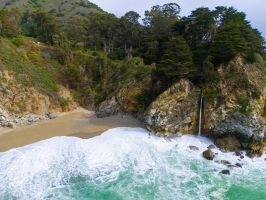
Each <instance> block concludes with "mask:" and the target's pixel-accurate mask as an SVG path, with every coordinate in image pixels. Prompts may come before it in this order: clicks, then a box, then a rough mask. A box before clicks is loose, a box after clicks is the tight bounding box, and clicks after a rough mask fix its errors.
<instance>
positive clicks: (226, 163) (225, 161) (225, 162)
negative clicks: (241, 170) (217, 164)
mask: <svg viewBox="0 0 266 200" xmlns="http://www.w3.org/2000/svg"><path fill="white" fill-rule="evenodd" d="M221 163H222V164H224V165H231V163H230V162H229V161H227V160H221Z"/></svg>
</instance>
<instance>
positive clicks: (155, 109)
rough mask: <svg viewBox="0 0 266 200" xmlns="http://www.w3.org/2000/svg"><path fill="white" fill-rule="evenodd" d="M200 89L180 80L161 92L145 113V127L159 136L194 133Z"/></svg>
mask: <svg viewBox="0 0 266 200" xmlns="http://www.w3.org/2000/svg"><path fill="white" fill-rule="evenodd" d="M199 96H200V89H199V88H196V87H195V86H193V85H192V83H190V82H189V81H188V80H180V81H179V82H177V83H176V84H174V85H173V86H172V87H170V88H169V89H168V90H166V91H165V92H164V93H162V94H161V95H160V96H159V97H158V98H157V99H156V100H155V101H154V102H153V103H152V104H151V105H150V107H149V108H148V110H147V111H146V113H145V123H146V125H147V128H148V129H149V130H150V131H152V132H153V133H155V134H157V135H160V136H172V135H175V134H177V133H196V131H197V123H198V122H197V118H198V117H197V115H198V114H197V113H198V107H199V106H198V101H199Z"/></svg>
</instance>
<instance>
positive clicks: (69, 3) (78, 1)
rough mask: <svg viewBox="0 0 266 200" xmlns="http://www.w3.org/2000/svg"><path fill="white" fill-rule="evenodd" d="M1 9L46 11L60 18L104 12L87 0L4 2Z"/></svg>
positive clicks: (0, 6)
mask: <svg viewBox="0 0 266 200" xmlns="http://www.w3.org/2000/svg"><path fill="white" fill-rule="evenodd" d="M0 8H7V9H11V8H17V9H19V10H20V11H22V12H25V11H30V12H32V11H34V10H38V9H44V10H47V11H48V12H49V13H51V14H53V15H55V16H57V17H60V18H68V17H72V16H87V15H88V14H89V13H93V12H99V11H100V12H102V9H100V8H99V7H98V6H97V5H95V4H93V3H91V2H89V1H86V0H56V1H54V0H2V1H0Z"/></svg>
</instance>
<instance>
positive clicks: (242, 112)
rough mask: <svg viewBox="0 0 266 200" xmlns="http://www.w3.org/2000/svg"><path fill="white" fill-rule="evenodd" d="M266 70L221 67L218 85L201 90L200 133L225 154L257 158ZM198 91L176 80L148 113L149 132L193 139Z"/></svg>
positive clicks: (265, 118) (264, 121) (265, 116)
mask: <svg viewBox="0 0 266 200" xmlns="http://www.w3.org/2000/svg"><path fill="white" fill-rule="evenodd" d="M264 73H266V70H265V67H258V66H256V65H255V64H253V65H250V64H244V63H243V62H242V59H241V58H237V59H236V60H235V61H234V62H232V63H230V64H229V65H228V66H220V68H219V69H218V76H219V78H217V81H216V82H213V83H208V84H206V85H204V86H203V87H202V88H201V89H202V90H203V93H204V96H205V103H204V117H203V132H204V134H205V135H207V136H209V137H212V138H214V139H215V141H216V145H217V146H218V147H220V148H222V149H223V150H226V151H236V152H238V151H239V150H240V149H247V150H248V152H249V154H251V155H261V153H262V152H263V148H264V145H263V141H264V140H265V130H266V129H265V125H266V77H265V76H264V75H263V74H264ZM199 99H200V89H199V88H197V87H195V86H194V85H193V84H192V83H190V82H189V81H188V80H184V79H182V80H180V81H178V82H177V83H176V84H174V85H173V86H172V87H170V88H169V89H168V90H166V91H165V92H164V93H162V94H161V95H160V96H159V97H158V98H157V99H156V100H155V101H154V102H153V103H152V104H151V105H150V107H149V108H148V109H147V111H146V113H145V123H146V125H147V128H148V129H149V130H151V131H152V132H154V133H155V134H157V135H160V136H172V135H175V134H178V133H183V134H186V133H197V125H198V108H199Z"/></svg>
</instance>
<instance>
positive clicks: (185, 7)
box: [90, 0, 266, 38]
mask: <svg viewBox="0 0 266 200" xmlns="http://www.w3.org/2000/svg"><path fill="white" fill-rule="evenodd" d="M90 1H91V2H93V3H95V4H97V5H98V6H100V7H101V8H102V9H104V10H105V11H108V12H110V13H114V14H116V15H117V16H122V15H124V14H125V13H126V12H127V11H130V10H134V11H137V12H138V13H140V14H141V15H143V13H144V11H145V10H147V9H150V8H151V7H152V6H153V5H158V4H159V5H162V4H164V3H170V2H175V3H178V4H179V5H180V6H181V8H182V12H181V15H182V16H186V15H189V13H190V11H192V10H194V9H195V8H198V7H202V6H205V7H210V8H214V7H216V6H234V7H235V8H237V9H238V10H239V11H244V12H245V13H246V14H247V19H248V20H249V21H251V23H252V26H253V27H255V28H258V29H259V30H260V31H261V32H263V36H264V37H265V38H266V0H178V1H177V0H172V1H171V0H90Z"/></svg>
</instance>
